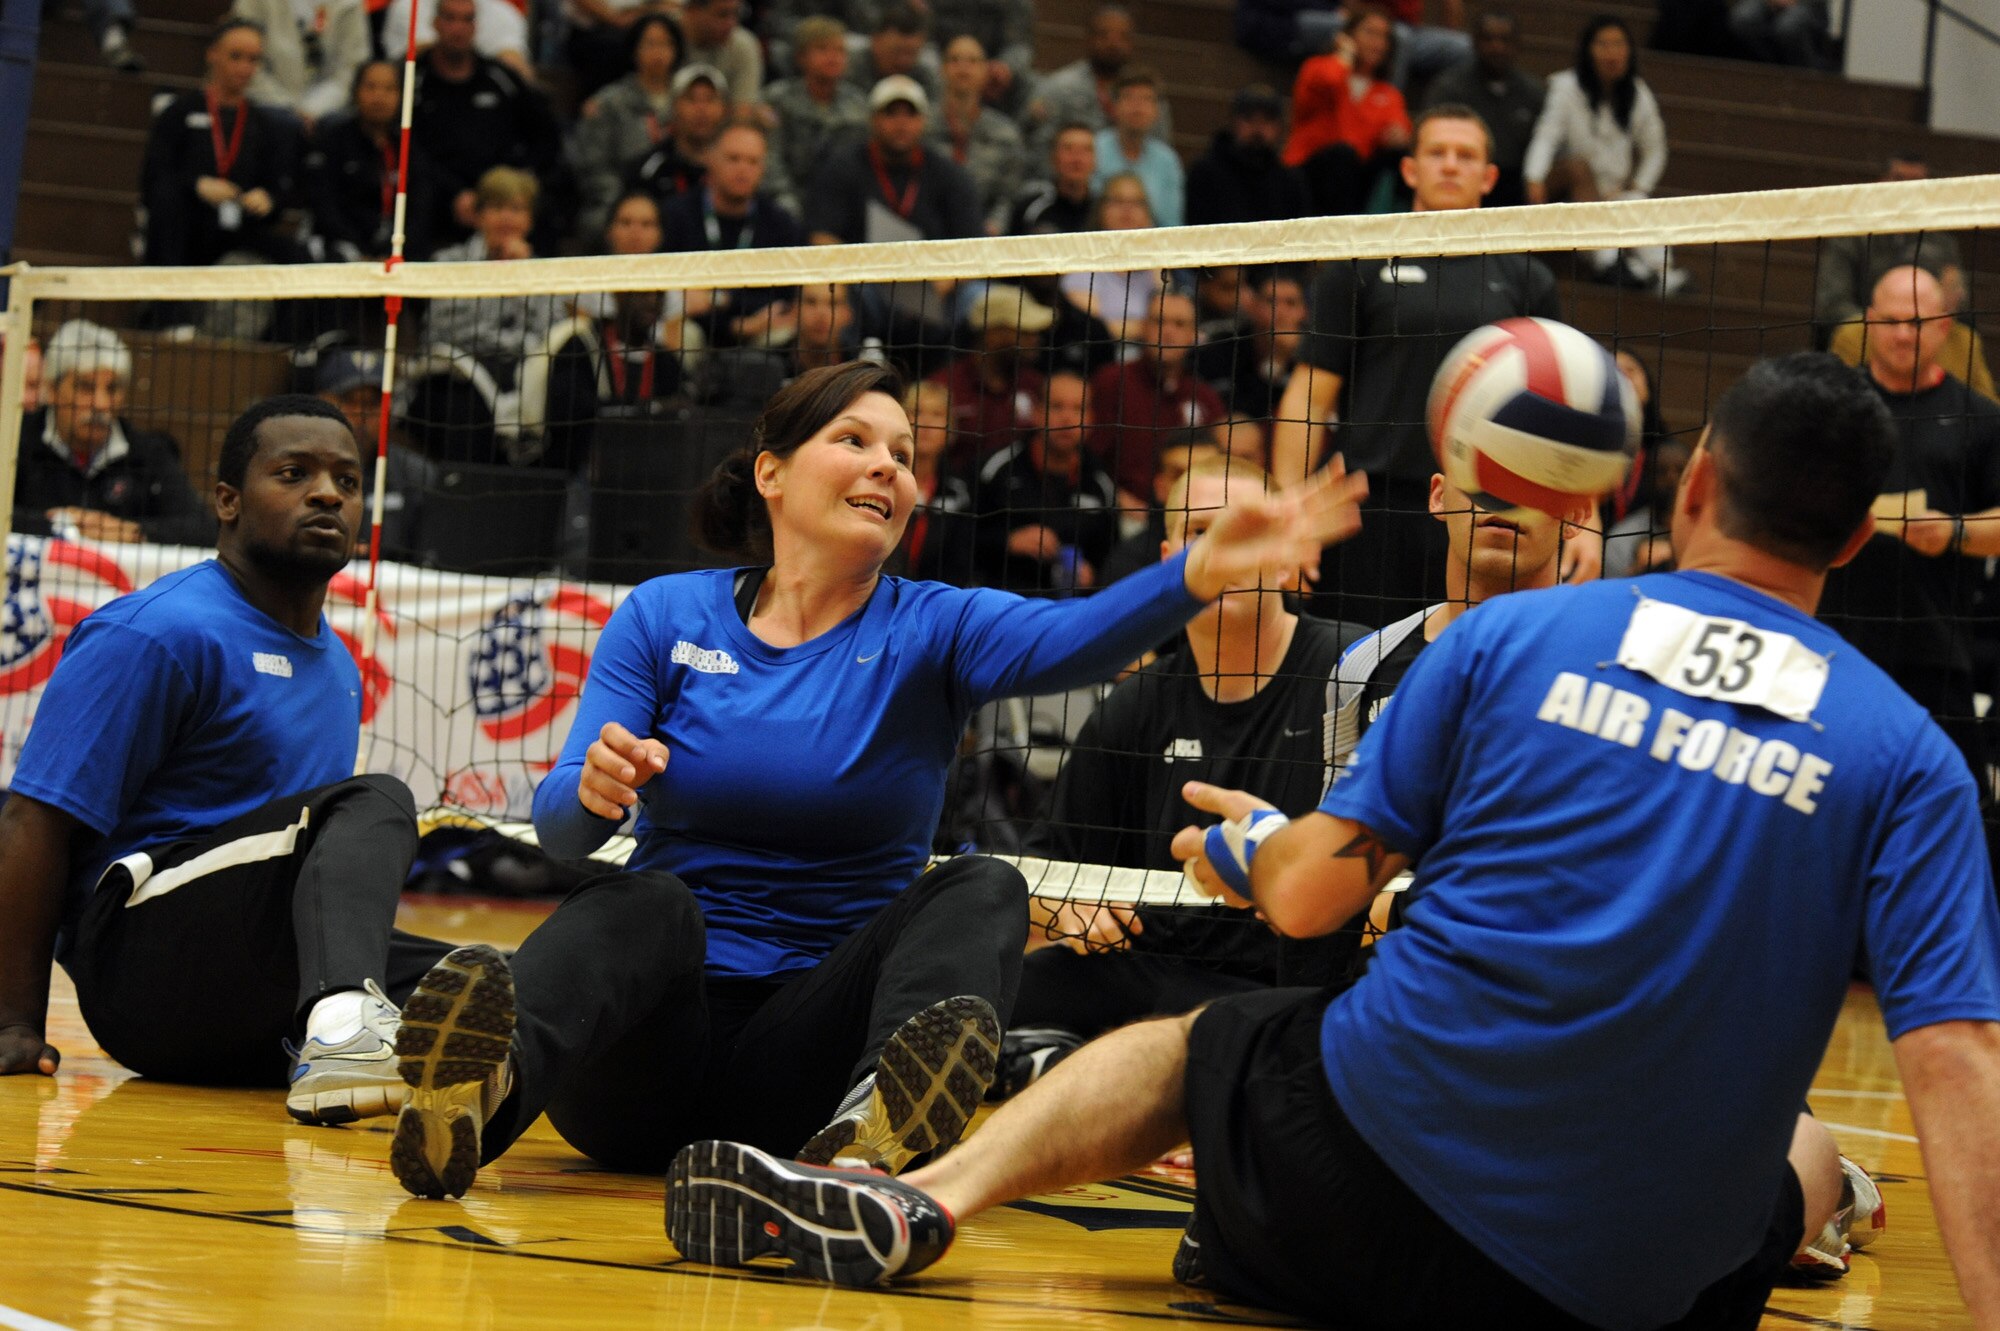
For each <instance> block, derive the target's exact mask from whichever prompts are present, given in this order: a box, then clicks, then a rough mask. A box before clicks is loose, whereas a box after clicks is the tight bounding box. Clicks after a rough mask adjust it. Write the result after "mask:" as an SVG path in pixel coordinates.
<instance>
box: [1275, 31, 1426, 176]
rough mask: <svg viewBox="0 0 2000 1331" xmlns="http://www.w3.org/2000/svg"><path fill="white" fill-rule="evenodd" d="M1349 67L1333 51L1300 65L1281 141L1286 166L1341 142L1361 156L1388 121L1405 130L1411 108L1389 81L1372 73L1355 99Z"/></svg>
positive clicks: (1371, 149)
mask: <svg viewBox="0 0 2000 1331" xmlns="http://www.w3.org/2000/svg"><path fill="white" fill-rule="evenodd" d="M1351 72H1352V71H1351V70H1349V69H1348V67H1347V62H1346V61H1345V60H1342V59H1341V58H1340V57H1339V56H1337V55H1316V56H1314V57H1313V58H1312V59H1310V60H1308V61H1306V62H1305V63H1304V64H1302V65H1300V66H1299V77H1298V81H1297V82H1296V83H1294V84H1293V85H1292V137H1291V138H1290V139H1288V140H1287V141H1286V143H1285V152H1284V161H1285V165H1286V166H1297V165H1299V164H1300V163H1301V162H1303V161H1305V160H1306V159H1307V158H1308V157H1311V156H1312V155H1313V154H1314V153H1316V152H1318V151H1319V150H1320V149H1322V148H1328V147H1331V146H1333V145H1334V144H1336V143H1344V144H1346V145H1348V146H1349V147H1350V148H1352V149H1354V151H1355V153H1356V154H1357V155H1358V156H1360V157H1361V158H1362V159H1364V160H1366V159H1367V158H1369V157H1372V156H1374V154H1375V150H1376V149H1377V148H1378V147H1380V146H1381V144H1382V135H1383V133H1384V132H1385V131H1386V130H1387V129H1388V128H1389V127H1390V126H1391V125H1401V126H1402V127H1403V129H1404V131H1405V132H1406V133H1407V132H1408V130H1409V128H1410V111H1409V108H1408V107H1407V106H1405V105H1404V104H1403V94H1402V93H1401V92H1399V91H1397V89H1396V85H1395V84H1393V83H1388V82H1385V81H1384V80H1382V79H1376V80H1375V81H1374V82H1372V83H1370V84H1369V85H1368V91H1367V92H1366V93H1364V94H1362V97H1361V100H1360V101H1358V102H1357V101H1355V100H1354V98H1353V97H1352V96H1350V95H1349V92H1348V84H1347V79H1348V75H1349V74H1350V73H1351Z"/></svg>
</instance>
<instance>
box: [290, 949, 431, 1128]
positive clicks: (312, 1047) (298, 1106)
mask: <svg viewBox="0 0 2000 1331" xmlns="http://www.w3.org/2000/svg"><path fill="white" fill-rule="evenodd" d="M364 987H365V988H366V990H367V994H368V997H367V999H366V1001H364V1002H363V1003H362V1005H361V1029H360V1030H358V1031H356V1032H355V1033H354V1034H353V1035H350V1036H348V1037H347V1038H346V1039H345V1040H341V1041H339V1042H338V1043H335V1044H327V1043H325V1042H324V1041H322V1040H320V1039H319V1038H318V1037H317V1036H307V1037H306V1040H305V1043H303V1044H301V1045H299V1046H297V1047H296V1048H294V1047H293V1046H291V1045H290V1044H287V1045H286V1046H285V1048H286V1049H287V1050H289V1051H290V1052H291V1055H292V1076H291V1081H290V1082H289V1083H288V1084H287V1085H286V1088H285V1112H286V1113H288V1114H290V1115H291V1116H292V1117H293V1118H295V1119H297V1120H298V1121H299V1122H301V1123H352V1122H354V1121H355V1120H356V1119H359V1118H369V1117H372V1116H374V1115H376V1114H393V1113H395V1112H396V1111H397V1110H398V1109H400V1108H402V1105H403V1095H404V1092H406V1091H407V1090H409V1087H407V1086H405V1085H404V1084H403V1078H402V1076H401V1075H400V1074H399V1073H398V1072H397V1071H396V1029H397V1026H398V1024H399V1023H398V1019H397V1013H396V1005H395V1004H394V1003H391V1002H390V1001H389V997H388V995H386V994H384V993H383V992H382V989H381V986H380V985H378V984H376V983H375V981H373V980H369V981H368V982H367V983H366V985H365V986H364Z"/></svg>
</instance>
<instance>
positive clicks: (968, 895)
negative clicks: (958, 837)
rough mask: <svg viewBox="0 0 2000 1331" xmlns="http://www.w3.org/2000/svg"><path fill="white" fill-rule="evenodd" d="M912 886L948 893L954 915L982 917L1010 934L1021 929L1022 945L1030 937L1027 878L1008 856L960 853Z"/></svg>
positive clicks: (931, 891) (945, 894)
mask: <svg viewBox="0 0 2000 1331" xmlns="http://www.w3.org/2000/svg"><path fill="white" fill-rule="evenodd" d="M911 886H912V890H915V891H921V892H924V893H926V894H927V895H929V894H940V895H943V896H948V897H949V899H950V904H949V906H948V909H949V910H950V911H951V912H952V914H953V916H954V918H960V919H967V920H971V919H979V920H984V921H987V922H988V927H989V928H991V929H999V930H1004V931H1005V932H1006V933H1007V934H1008V935H1009V936H1010V937H1011V936H1012V934H1013V933H1014V932H1015V931H1017V930H1018V932H1019V934H1020V938H1019V940H1018V942H1019V943H1020V945H1021V946H1026V945H1027V941H1028V880H1027V879H1025V878H1023V877H1022V876H1021V871H1020V870H1019V869H1016V868H1015V867H1014V866H1013V865H1011V864H1009V863H1007V862H1006V861H1005V860H996V859H992V858H990V857H988V856H985V855H961V856H959V857H958V858H957V859H954V860H951V861H950V862H948V863H945V864H941V865H939V866H937V867H936V868H934V869H932V870H931V871H930V872H929V873H926V874H924V875H923V876H922V877H921V878H919V879H917V881H916V882H915V883H914V884H912V885H911Z"/></svg>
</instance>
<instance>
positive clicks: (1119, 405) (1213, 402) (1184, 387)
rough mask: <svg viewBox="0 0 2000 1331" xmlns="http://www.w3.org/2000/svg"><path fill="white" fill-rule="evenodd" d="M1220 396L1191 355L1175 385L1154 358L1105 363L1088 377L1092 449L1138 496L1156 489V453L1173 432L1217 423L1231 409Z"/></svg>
mask: <svg viewBox="0 0 2000 1331" xmlns="http://www.w3.org/2000/svg"><path fill="white" fill-rule="evenodd" d="M1228 414H1229V413H1228V411H1227V409H1225V408H1224V407H1223V405H1222V399H1221V398H1219V397H1217V396H1216V395H1215V390H1214V389H1213V388H1210V387H1209V386H1208V385H1207V384H1205V383H1203V382H1202V381H1201V380H1200V379H1199V378H1197V377H1196V376H1195V372H1194V364H1193V356H1192V354H1190V356H1189V358H1188V361H1187V362H1186V363H1184V364H1183V366H1182V368H1181V373H1180V379H1179V380H1178V381H1177V382H1176V383H1175V384H1174V387H1173V389H1172V390H1171V391H1169V390H1168V389H1166V388H1164V387H1163V386H1162V385H1161V383H1160V374H1159V367H1158V366H1157V365H1156V364H1154V362H1152V361H1151V360H1135V361H1127V362H1125V363H1124V364H1111V365H1105V366H1102V367H1100V368H1099V369H1098V371H1097V373H1096V374H1094V375H1092V376H1091V377H1090V416H1091V419H1092V420H1093V421H1094V422H1096V423H1095V424H1093V425H1092V426H1091V427H1090V435H1089V445H1090V451H1091V452H1093V453H1095V454H1096V455H1097V460H1098V461H1099V462H1101V463H1103V464H1104V467H1105V470H1107V471H1109V472H1110V473H1111V475H1112V477H1113V479H1115V480H1116V481H1117V482H1118V488H1119V489H1121V490H1123V491H1125V492H1126V493H1127V494H1130V495H1132V496H1134V497H1135V498H1138V499H1147V498H1149V497H1150V496H1151V495H1152V493H1153V455H1154V453H1155V452H1156V451H1157V450H1158V449H1159V446H1160V441H1161V440H1162V439H1165V438H1166V437H1167V435H1168V433H1169V432H1171V431H1174V430H1185V429H1187V428H1188V427H1189V426H1200V425H1213V424H1215V423H1216V422H1217V421H1220V420H1222V419H1223V418H1224V417H1226V416H1227V415H1228Z"/></svg>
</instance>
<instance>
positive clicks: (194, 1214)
mask: <svg viewBox="0 0 2000 1331" xmlns="http://www.w3.org/2000/svg"><path fill="white" fill-rule="evenodd" d="M1120 1182H1121V1183H1122V1182H1124V1180H1120ZM0 1190H5V1191H7V1192H19V1193H25V1194H26V1195H28V1196H30V1197H59V1198H65V1199H68V1200H70V1201H78V1202H92V1203H95V1204H97V1205H100V1206H122V1207H126V1208H129V1209H131V1210H134V1211H152V1212H155V1213H157V1214H161V1215H173V1216H183V1217H186V1218H189V1219H196V1220H225V1221H230V1222H233V1223H235V1224H239V1225H255V1226H257V1227H259V1228H262V1229H284V1230H290V1231H292V1232H294V1233H311V1232H312V1230H311V1228H310V1227H308V1226H304V1225H295V1224H286V1223H285V1222H284V1221H282V1220H276V1219H272V1218H270V1217H268V1216H266V1215H262V1214H253V1213H247V1212H231V1211H192V1210H188V1209H185V1208H183V1207H179V1206H167V1205H164V1204H162V1203H159V1202H142V1201H137V1200H134V1199H133V1198H130V1197H113V1196H107V1195H105V1194H103V1193H87V1192H79V1191H74V1190H70V1189H66V1188H48V1187H38V1186H36V1185H35V1184H32V1183H12V1182H8V1181H7V1180H5V1179H0ZM436 1229H437V1227H436V1226H429V1227H427V1229H426V1232H433V1233H434V1232H436ZM353 1236H354V1237H363V1238H371V1239H380V1240H381V1241H382V1242H384V1243H411V1244H417V1245H420V1246H422V1247H427V1248H441V1249H444V1250H446V1251H449V1252H470V1253H487V1254H491V1255H494V1256H501V1257H516V1258H521V1259H523V1260H526V1261H531V1262H557V1263H560V1264H562V1265H565V1266H593V1267H600V1268H603V1269H605V1270H611V1271H643V1272H647V1273H651V1274H658V1275H670V1276H687V1277H691V1278H694V1279H699V1280H740V1281H746V1282H748V1283H750V1284H757V1285H778V1286H783V1287H785V1288H787V1289H793V1290H801V1289H815V1288H826V1287H825V1286H819V1285H815V1284H812V1283H809V1282H806V1281H801V1280H794V1279H792V1278H790V1277H788V1276H781V1275H778V1274H775V1273H771V1274H766V1273H763V1272H757V1271H745V1270H733V1269H729V1268H719V1267H700V1268H696V1267H693V1266H691V1265H689V1264H687V1263H685V1262H684V1261H683V1259H681V1258H679V1257H676V1258H674V1259H672V1260H671V1261H667V1262H659V1263H651V1262H617V1261H612V1260H610V1259H608V1258H603V1257H566V1256H563V1255H561V1254H559V1253H550V1252H527V1251H524V1250H522V1249H520V1248H503V1247H489V1246H486V1245H483V1244H459V1243H453V1244H452V1245H450V1247H448V1248H447V1247H446V1245H444V1244H442V1243H438V1242H436V1241H435V1240H432V1239H419V1238H411V1237H409V1236H407V1235H403V1234H388V1233H383V1234H374V1233H365V1234H355V1235H353ZM1177 1288H1178V1287H1177ZM854 1292H855V1293H861V1294H877V1295H883V1296H886V1297H889V1298H899V1299H927V1300H930V1301H932V1302H936V1303H968V1304H986V1305H989V1306H992V1307H997V1308H1034V1309H1037V1310H1042V1311H1046V1310H1047V1309H1048V1307H1049V1305H1048V1304H1047V1303H1046V1302H1027V1301H1023V1300H1018V1299H1004V1298H1002V1299H996V1298H989V1297H982V1296H979V1295H973V1294H949V1293H946V1292H944V1291H942V1290H923V1289H909V1288H907V1287H903V1286H897V1285H871V1286H869V1287H868V1288H867V1289H865V1290H856V1291H854ZM1233 1308H1234V1305H1231V1308H1230V1309H1229V1310H1225V1309H1223V1308H1217V1309H1216V1310H1215V1311H1214V1312H1213V1313H1194V1312H1190V1311H1169V1312H1144V1311H1139V1310H1136V1309H1130V1308H1087V1309H1084V1308H1080V1309H1077V1311H1079V1312H1089V1313H1092V1314H1105V1315H1110V1316H1114V1317H1136V1318H1139V1319H1141V1320H1144V1321H1153V1322H1179V1321H1186V1320H1188V1319H1190V1318H1205V1319H1206V1320H1209V1321H1216V1322H1228V1323H1230V1324H1231V1325H1235V1326H1264V1327H1281V1328H1285V1329H1286V1331H1291V1329H1292V1328H1296V1327H1298V1326H1299V1323H1298V1322H1297V1321H1294V1320H1292V1319H1289V1318H1287V1319H1285V1320H1282V1321H1258V1320H1255V1317H1254V1315H1253V1316H1244V1315H1241V1314H1238V1313H1236V1312H1234V1311H1233ZM1823 1325H1826V1326H1838V1325H1839V1324H1838V1323H1835V1322H1827V1323H1823Z"/></svg>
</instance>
